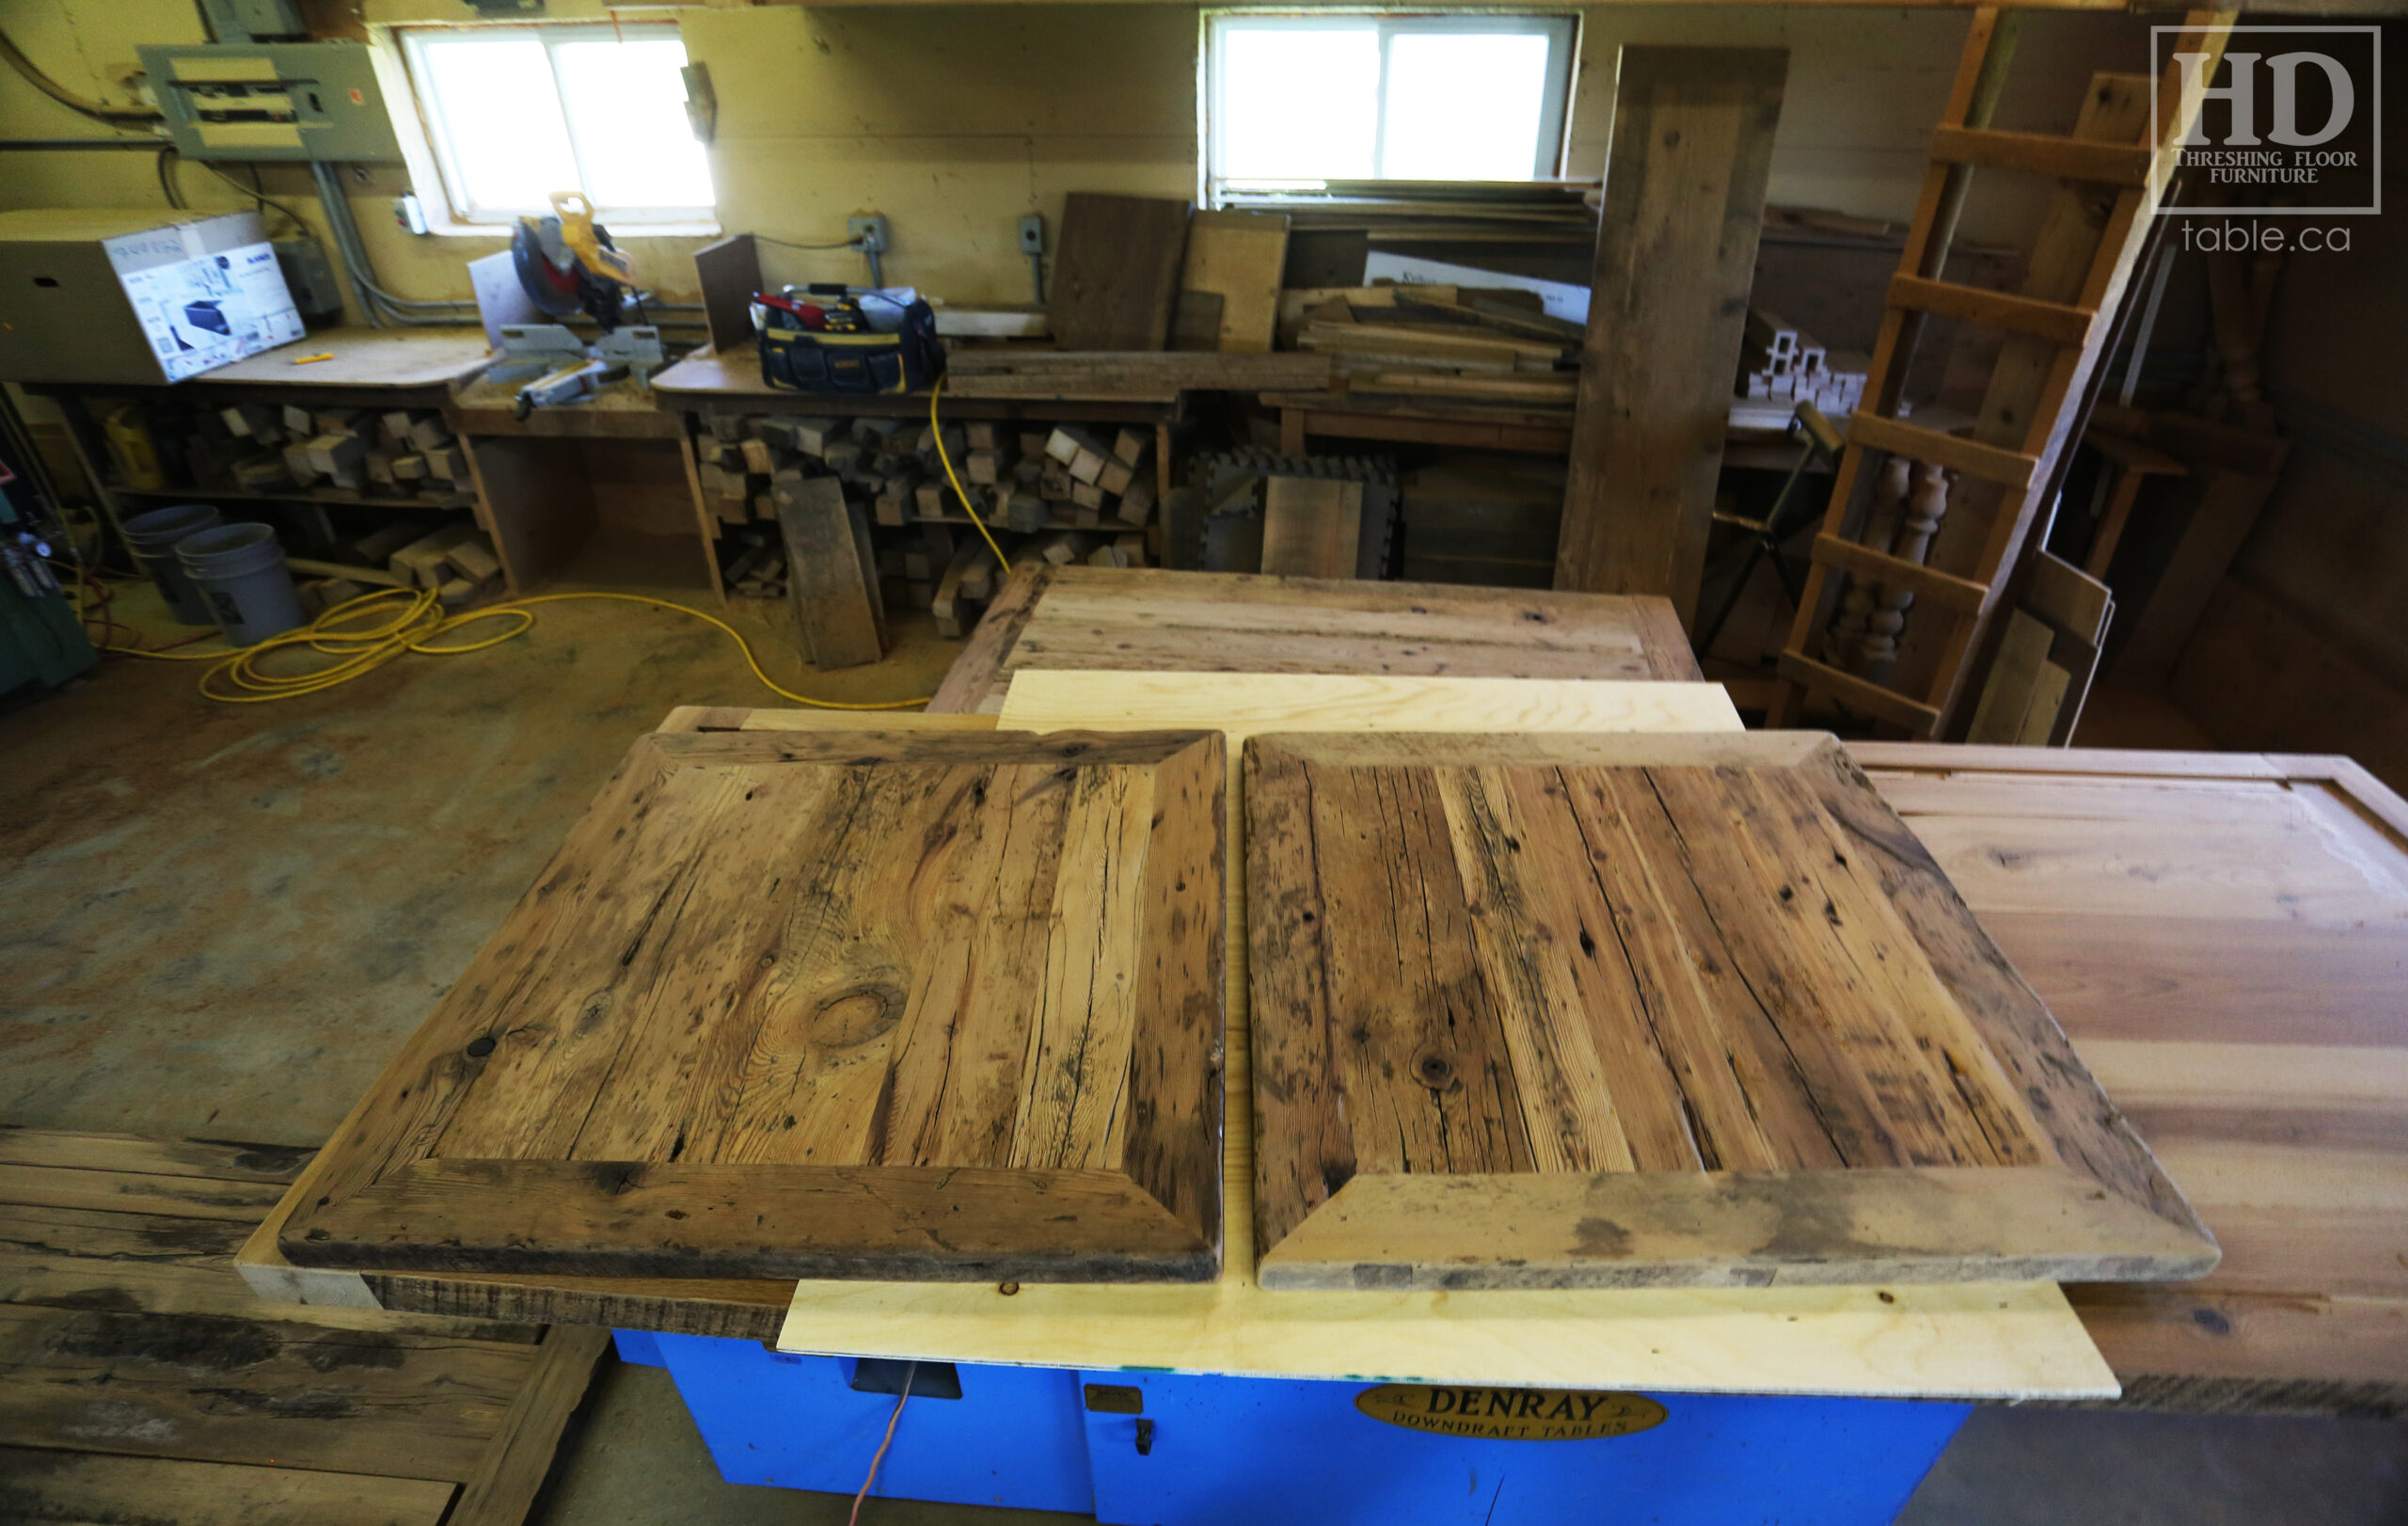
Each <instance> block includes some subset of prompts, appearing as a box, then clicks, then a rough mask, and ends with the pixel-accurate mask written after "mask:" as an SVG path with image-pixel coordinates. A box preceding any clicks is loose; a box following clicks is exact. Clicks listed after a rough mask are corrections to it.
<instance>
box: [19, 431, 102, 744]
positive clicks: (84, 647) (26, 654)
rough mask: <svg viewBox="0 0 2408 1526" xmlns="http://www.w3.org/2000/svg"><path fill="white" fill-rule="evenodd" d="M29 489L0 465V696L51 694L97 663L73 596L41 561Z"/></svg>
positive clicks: (42, 546)
mask: <svg viewBox="0 0 2408 1526" xmlns="http://www.w3.org/2000/svg"><path fill="white" fill-rule="evenodd" d="M32 491H33V488H32V485H31V484H29V483H27V482H26V481H25V480H24V478H22V477H20V476H18V475H17V473H16V472H15V471H14V470H12V469H10V468H9V466H8V462H6V461H0V697H6V696H8V695H12V694H15V693H16V692H17V691H19V690H21V689H24V688H25V687H26V686H28V685H31V684H42V685H45V686H47V687H49V688H52V689H55V688H57V687H58V686H59V685H60V684H63V683H65V682H67V681H68V680H69V679H70V678H72V677H75V676H77V675H79V674H82V673H84V672H86V671H87V670H88V669H90V667H91V666H92V664H93V663H95V662H97V661H99V660H100V654H99V653H98V652H96V651H94V650H93V649H92V643H91V640H90V638H89V637H87V636H86V635H85V634H84V626H83V622H81V621H80V620H78V619H77V618H76V617H75V603H74V599H73V597H72V596H71V595H69V594H68V592H67V591H66V590H65V589H63V588H61V587H60V586H59V584H58V580H57V578H55V576H53V575H52V573H51V570H50V565H49V564H48V563H47V562H45V561H44V560H43V559H44V558H45V557H47V556H48V555H49V554H50V546H49V544H48V543H47V542H46V541H45V540H44V539H43V538H42V536H41V534H40V533H39V532H38V531H37V530H36V528H35V525H34V522H33V518H32V516H31V513H30V512H29V510H30V503H31V495H32Z"/></svg>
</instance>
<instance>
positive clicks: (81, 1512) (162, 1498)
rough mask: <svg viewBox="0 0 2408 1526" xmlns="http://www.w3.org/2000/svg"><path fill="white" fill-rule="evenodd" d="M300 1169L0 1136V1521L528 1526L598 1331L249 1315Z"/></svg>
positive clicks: (294, 1162)
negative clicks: (240, 1265) (257, 1278)
mask: <svg viewBox="0 0 2408 1526" xmlns="http://www.w3.org/2000/svg"><path fill="white" fill-rule="evenodd" d="M310 1154H311V1152H309V1151H306V1150H290V1149H285V1148H283V1147H280V1146H274V1145H246V1144H230V1143H226V1142H223V1141H219V1140H203V1139H146V1138H139V1137H134V1136H130V1135H118V1134H68V1133H54V1132H48V1131H40V1130H33V1129H13V1128H12V1129H0V1224H5V1226H6V1229H5V1232H0V1435H5V1438H6V1439H5V1443H0V1518H5V1519H8V1520H12V1521H16V1520H24V1521H163V1522H164V1521H175V1522H184V1523H187V1526H215V1523H219V1522H237V1521H239V1522H269V1521H277V1522H283V1521H292V1522H299V1521H313V1522H314V1521H327V1522H333V1521H344V1522H378V1523H385V1526H438V1523H443V1526H517V1523H518V1522H520V1521H522V1520H524V1519H525V1518H526V1517H527V1514H528V1511H529V1508H530V1507H531V1504H532V1503H533V1502H534V1500H535V1496H536V1494H537V1492H538V1491H539V1490H540V1489H541V1488H542V1486H543V1483H544V1479H545V1476H546V1474H547V1473H548V1472H549V1471H550V1470H551V1466H552V1461H553V1454H554V1452H555V1450H556V1449H557V1448H558V1446H559V1444H560V1440H561V1437H562V1432H563V1430H564V1429H565V1428H566V1426H567V1425H568V1423H569V1422H570V1420H571V1418H572V1417H573V1416H574V1415H575V1413H576V1411H577V1408H578V1405H579V1404H580V1403H581V1402H582V1400H583V1398H584V1396H585V1392H586V1390H587V1388H588V1387H589V1386H590V1384H591V1383H592V1380H593V1377H594V1374H595V1372H596V1371H597V1370H598V1368H599V1366H600V1364H601V1362H602V1361H603V1359H605V1357H606V1356H607V1354H608V1353H609V1350H610V1331H608V1330H606V1329H599V1328H582V1327H565V1326H563V1327H545V1326H535V1325H508V1324H500V1323H496V1322H493V1321H487V1320H466V1319H447V1318H442V1317H439V1316H436V1315H431V1314H402V1313H389V1312H387V1311H384V1310H381V1309H375V1308H366V1309H361V1308H320V1307H307V1308H305V1307H303V1306H301V1305H299V1304H290V1303H267V1302H262V1301H261V1299H260V1298H259V1297H258V1296H256V1295H254V1294H253V1293H252V1292H251V1290H250V1289H249V1288H247V1287H246V1286H245V1285H244V1282H243V1279H242V1278H240V1277H238V1276H237V1275H236V1274H235V1271H234V1265H233V1260H234V1252H235V1251H236V1250H237V1249H238V1248H240V1247H241V1246H242V1244H243V1241H244V1240H245V1238H246V1236H248V1235H249V1234H250V1232H251V1231H252V1228H253V1226H255V1225H256V1224H258V1223H259V1222H260V1221H261V1220H262V1219H264V1218H265V1217H266V1216H267V1215H268V1213H269V1211H270V1210H271V1209H273V1208H274V1207H275V1206H276V1204H277V1199H278V1198H280V1197H281V1196H282V1195H283V1193H284V1191H285V1188H286V1187H287V1186H288V1185H290V1184H292V1182H293V1179H294V1178H295V1177H296V1176H298V1175H299V1174H300V1172H301V1170H302V1168H303V1167H305V1166H306V1165H307V1164H308V1163H309V1157H310Z"/></svg>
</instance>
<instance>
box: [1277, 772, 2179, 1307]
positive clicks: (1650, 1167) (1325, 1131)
mask: <svg viewBox="0 0 2408 1526" xmlns="http://www.w3.org/2000/svg"><path fill="white" fill-rule="evenodd" d="M1246 756H1247V782H1246V788H1245V803H1246V811H1247V840H1248V855H1247V880H1248V891H1249V897H1250V902H1251V906H1252V908H1253V909H1252V912H1251V914H1250V916H1249V923H1248V936H1249V942H1250V945H1251V957H1250V961H1249V962H1250V964H1251V967H1252V970H1253V1008H1254V1011H1255V1014H1256V1017H1255V1023H1254V1028H1253V1042H1254V1057H1255V1092H1256V1108H1255V1118H1256V1132H1257V1156H1256V1196H1255V1203H1256V1232H1257V1233H1256V1238H1257V1244H1258V1245H1259V1247H1261V1248H1262V1250H1263V1260H1262V1264H1261V1266H1260V1276H1261V1279H1262V1281H1263V1283H1264V1285H1265V1286H1268V1287H1332V1286H1356V1287H1364V1286H1389V1285H1396V1286H1437V1287H1449V1288H1477V1287H1563V1286H1623V1285H1650V1284H1701V1283H1703V1284H1709V1285H1710V1284H1735V1285H1761V1284H1765V1283H1770V1282H1777V1281H1825V1282H1853V1281H1896V1280H1994V1279H2005V1278H2015V1277H2055V1276H2066V1275H2081V1276H2084V1277H2090V1278H2096V1279H2099V1280H2125V1279H2147V1278H2167V1277H2182V1276H2194V1275H2197V1274H2198V1273H2199V1272H2202V1271H2204V1270H2206V1269H2207V1268H2208V1267H2210V1266H2211V1265H2213V1264H2214V1261H2215V1249H2214V1243H2213V1241H2212V1240H2211V1239H2210V1237H2209V1236H2208V1235H2207V1233H2206V1232H2204V1231H2203V1230H2202V1229H2201V1228H2200V1227H2199V1225H2198V1223H2197V1221H2196V1220H2195V1219H2194V1217H2193V1216H2191V1215H2190V1212H2189V1210H2188V1208H2187V1207H2186V1206H2185V1205H2184V1204H2183V1202H2182V1200H2181V1198H2180V1196H2179V1194H2178V1193H2177V1192H2176V1191H2175V1190H2174V1188H2173V1187H2172V1185H2171V1184H2169V1183H2167V1182H2166V1180H2165V1178H2164V1176H2163V1173H2162V1172H2161V1171H2159V1170H2158V1169H2157V1168H2156V1164H2155V1162H2154V1161H2152V1160H2151V1159H2150V1157H2149V1155H2148V1152H2147V1149H2146V1148H2145V1147H2144V1146H2143V1145H2142V1144H2141V1143H2140V1142H2139V1139H2138V1137H2136V1136H2135V1135H2134V1134H2133V1133H2132V1131H2131V1128H2130V1127H2129V1126H2128V1125H2126V1124H2125V1123H2124V1122H2123V1121H2122V1120H2121V1119H2120V1118H2119V1117H2118V1116H2117V1115H2116V1113H2115V1109H2114V1107H2113V1106H2112V1105H2109V1104H2108V1103H2107V1101H2106V1099H2105V1097H2104V1096H2103V1095H2102V1094H2101V1093H2100V1091H2099V1088H2098V1086H2097V1084H2096V1083H2095V1082H2094V1081H2092V1080H2091V1079H2090V1077H2089V1076H2088V1074H2087V1073H2084V1072H2083V1071H2082V1069H2081V1067H2080V1065H2079V1062H2078V1061H2077V1060H2076V1059H2075V1057H2074V1056H2073V1053H2072V1050H2071V1049H2070V1047H2069V1046H2068V1045H2067V1042H2066V1040H2065V1038H2064V1036H2063V1034H2062V1033H2061V1032H2059V1031H2058V1029H2057V1027H2056V1025H2055V1024H2054V1022H2053V1021H2052V1019H2051V1018H2050V1016H2049V1014H2048V1011H2047V1009H2045V1008H2043V1007H2042V1006H2041V1005H2040V1003H2039V1002H2038V1000H2037V998H2036V997H2035V996H2034V995H2033V994H2032V993H2031V991H2030V989H2029V988H2028V987H2026V986H2025V985H2023V983H2022V982H2021V981H2020V978H2017V977H2016V975H2015V973H2014V971H2013V970H2012V968H2010V967H2009V966H2008V965H2007V964H2006V962H2005V961H2004V958H2003V957H2001V956H2000V955H1999V954H1998V953H1997V950H1996V949H1995V947H1994V946H1991V944H1990V943H1989V941H1988V937H1987V936H1986V935H1985V934H1984V933H1983V932H1982V931H1981V930H1980V928H1979V926H1978V925H1976V924H1975V923H1974V922H1973V921H1972V916H1971V915H1970V914H1968V913H1967V912H1966V911H1965V909H1964V905H1963V903H1962V902H1961V901H1960V900H1958V899H1957V896H1956V893H1955V891H1954V890H1953V889H1952V888H1951V887H1950V886H1949V884H1948V882H1947V881H1946V880H1945V878H1944V877H1943V876H1941V873H1940V872H1939V870H1938V869H1937V868H1936V866H1933V865H1932V863H1931V861H1930V858H1929V856H1928V855H1927V854H1926V853H1925V851H1924V850H1923V848H1922V846H1921V845H1920V844H1919V843H1917V842H1916V841H1915V839H1914V837H1913V836H1912V835H1911V834H1909V832H1907V831H1906V829H1905V828H1904V827H1903V826H1902V825H1901V824H1900V823H1899V821H1898V819H1897V818H1896V817H1895V816H1894V815H1893V813H1892V812H1891V811H1890V809H1889V808H1888V807H1887V806H1886V805H1884V804H1883V803H1881V801H1880V798H1879V797H1878V796H1877V795H1876V794H1875V793H1874V792H1873V790H1872V788H1871V787H1870V786H1869V785H1868V784H1866V783H1865V781H1864V779H1863V776H1862V775H1861V772H1859V771H1858V770H1857V769H1856V767H1855V766H1854V765H1853V764H1852V763H1850V762H1849V761H1848V760H1847V758H1846V754H1845V753H1843V752H1842V751H1841V750H1840V748H1839V745H1838V743H1837V742H1835V741H1833V740H1832V739H1830V738H1827V737H1820V736H1817V735H1814V734H1810V733H1780V734H1755V735H1740V736H1729V735H1722V736H1700V737H1694V738H1685V737H1677V736H1658V737H1631V738H1612V737H1592V736H1549V737H1541V736H1535V735H1532V736H1492V737H1465V736H1445V735H1426V736H1413V735H1380V736H1356V735H1337V734H1332V735H1323V736H1284V737H1263V738H1259V739H1256V740H1255V741H1254V742H1253V743H1251V744H1250V746H1249V748H1248V751H1247V755H1246ZM2102 1187H2103V1188H2104V1189H2105V1190H2103V1191H2102V1190H2101V1188H2102Z"/></svg>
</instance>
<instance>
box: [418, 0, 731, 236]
mask: <svg viewBox="0 0 2408 1526" xmlns="http://www.w3.org/2000/svg"><path fill="white" fill-rule="evenodd" d="M390 35H391V39H392V45H393V51H394V54H395V55H396V56H397V58H398V61H399V64H400V68H401V72H402V75H403V78H404V81H406V83H407V85H408V93H409V101H410V104H411V107H412V109H413V110H414V111H415V113H416V114H417V117H418V126H419V129H420V137H421V138H422V140H423V141H424V143H425V145H426V151H427V155H428V158H429V159H430V160H431V161H432V167H433V169H434V171H435V178H436V182H437V183H438V184H440V185H441V187H442V191H443V206H444V211H445V213H446V214H447V216H448V219H449V221H450V223H451V225H452V228H454V229H456V230H459V231H461V232H472V233H485V234H491V233H494V232H497V231H504V232H506V231H508V230H509V229H510V228H511V227H512V226H514V225H515V223H516V222H517V221H518V219H519V218H520V217H523V216H541V215H545V214H547V213H548V212H550V211H551V208H550V207H549V206H542V207H509V208H501V207H494V208H487V207H482V206H478V205H475V204H473V203H471V202H469V201H468V199H467V192H466V189H465V187H466V185H467V177H466V176H465V175H463V174H462V173H461V170H460V167H459V164H458V161H457V158H456V156H455V154H454V152H453V150H452V134H451V132H450V124H449V123H448V122H446V121H445V120H444V119H443V118H442V115H441V113H440V110H439V108H438V104H437V102H436V93H435V92H434V91H433V90H432V89H430V88H429V87H428V84H429V78H430V76H429V74H428V72H427V68H426V64H425V60H424V57H423V55H422V50H423V49H424V48H425V46H426V45H427V44H428V43H430V42H438V41H461V40H485V39H490V40H503V39H527V38H532V39H533V40H536V41H539V42H541V43H542V44H543V47H544V61H545V63H546V65H547V67H548V68H549V70H550V73H551V83H552V92H553V96H554V99H555V102H556V103H557V104H558V105H559V108H560V112H561V119H562V127H563V129H564V131H565V133H566V135H567V137H568V148H569V156H570V158H571V159H572V160H573V161H574V162H575V164H576V165H577V178H578V183H577V184H576V185H575V186H562V187H561V189H562V190H575V191H576V192H578V194H579V195H581V196H585V197H587V199H589V200H592V196H591V193H590V192H588V191H587V190H586V185H587V183H588V181H589V176H588V174H587V170H586V163H585V148H584V145H582V144H580V143H579V142H578V136H577V128H576V123H575V120H574V119H573V118H572V117H571V115H570V112H569V109H568V102H567V98H566V95H565V92H563V91H562V87H561V73H560V68H561V66H560V44H562V43H567V42H597V41H654V40H664V39H674V40H676V41H677V43H678V45H679V47H680V48H683V47H684V45H685V36H684V33H683V31H682V30H681V29H680V28H679V26H678V25H677V24H676V23H675V22H627V23H618V24H614V23H611V22H542V21H537V22H503V23H492V24H468V25H459V24H445V23H440V22H435V23H404V24H395V25H394V26H393V27H392V29H391V34H390ZM687 61H688V62H689V64H690V63H691V62H692V56H691V55H690V54H689V55H688V56H687ZM712 194H713V196H714V197H716V196H717V194H718V187H717V185H716V183H714V185H713V187H712ZM594 215H596V216H597V217H598V218H600V219H601V220H603V221H605V222H607V223H609V224H610V226H611V227H612V228H613V229H617V228H620V227H623V226H624V227H629V228H633V229H641V230H645V231H651V232H663V233H665V232H670V231H685V230H692V229H694V228H697V227H702V228H705V229H715V228H716V227H717V226H718V218H719V208H718V206H717V205H716V204H693V205H681V206H674V207H615V206H604V205H602V204H600V203H598V202H595V203H594Z"/></svg>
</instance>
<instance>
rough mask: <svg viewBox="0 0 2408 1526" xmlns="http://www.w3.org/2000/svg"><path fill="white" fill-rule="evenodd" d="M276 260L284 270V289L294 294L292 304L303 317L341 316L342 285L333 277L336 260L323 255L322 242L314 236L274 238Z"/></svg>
mask: <svg viewBox="0 0 2408 1526" xmlns="http://www.w3.org/2000/svg"><path fill="white" fill-rule="evenodd" d="M276 262H277V264H278V265H280V266H282V267H283V269H284V287H285V290H286V291H288V292H291V293H292V294H293V306H294V307H296V308H298V309H300V310H301V316H302V317H304V318H310V319H320V320H324V319H327V318H340V317H341V316H342V287H341V284H340V283H338V282H337V281H336V279H335V262H333V261H332V260H329V259H328V258H326V246H325V245H323V244H321V243H319V242H318V241H317V240H316V239H314V238H280V239H277V241H276Z"/></svg>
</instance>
